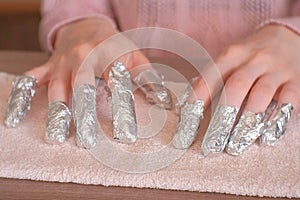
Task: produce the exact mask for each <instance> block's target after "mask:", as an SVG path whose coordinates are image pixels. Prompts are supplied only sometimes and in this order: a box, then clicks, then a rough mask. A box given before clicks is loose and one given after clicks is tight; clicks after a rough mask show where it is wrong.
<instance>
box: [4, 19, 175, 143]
mask: <svg viewBox="0 0 300 200" xmlns="http://www.w3.org/2000/svg"><path fill="white" fill-rule="evenodd" d="M117 33H118V31H116V30H115V29H114V28H113V27H112V25H111V24H110V23H109V22H108V21H106V20H104V19H103V20H102V19H86V20H81V21H78V22H74V23H71V24H68V25H66V26H64V27H62V28H61V29H60V30H59V31H58V32H57V35H56V40H55V45H54V48H55V50H54V52H53V54H52V55H51V57H50V58H49V60H48V61H47V62H46V63H44V64H43V65H41V66H38V67H35V68H33V69H32V70H30V71H27V72H26V73H25V76H20V77H17V79H16V80H15V82H14V87H13V90H12V92H11V95H10V98H9V105H8V109H7V115H6V120H5V123H6V125H7V126H9V127H11V126H12V127H14V126H16V125H17V124H18V123H19V122H20V120H22V119H23V117H24V115H25V111H26V110H28V109H29V108H30V104H31V98H32V97H33V96H34V92H35V89H37V88H39V87H41V86H43V85H47V86H48V101H49V113H48V121H47V130H46V135H45V138H46V141H47V142H49V143H61V142H63V141H64V140H65V139H66V137H67V135H68V131H69V126H70V121H71V118H72V117H71V111H70V109H69V107H68V106H70V103H71V102H70V100H69V94H70V92H71V91H73V97H74V98H73V99H74V104H75V106H74V118H75V125H76V136H77V141H78V144H79V145H82V146H84V147H86V148H91V147H93V146H94V145H95V144H96V140H97V136H96V134H97V131H98V124H97V118H96V88H95V76H97V77H102V78H104V79H106V82H108V83H109V86H112V87H114V86H122V84H123V83H124V82H126V81H127V83H128V84H127V85H126V87H125V89H126V92H125V93H124V94H123V95H125V96H126V98H128V99H129V100H128V101H132V100H133V96H132V94H133V93H132V91H131V90H132V86H131V81H130V75H131V79H132V80H133V82H134V83H136V84H137V85H138V86H139V87H140V88H141V89H142V91H143V92H144V93H145V94H146V97H147V99H148V100H149V101H151V102H153V103H157V104H159V105H161V106H162V107H165V108H167V109H169V108H171V107H172V100H171V97H170V94H169V91H168V90H167V89H166V87H164V86H163V80H162V78H161V76H160V75H159V74H158V73H157V72H156V71H155V70H154V69H153V68H152V67H151V66H150V64H149V61H148V59H147V58H146V57H145V56H144V55H143V54H142V53H141V52H140V51H133V52H130V53H127V54H126V55H120V57H119V58H118V60H119V61H120V62H122V63H123V64H124V65H123V64H120V63H117V64H114V66H113V67H112V69H111V68H110V67H109V68H108V66H99V65H101V64H99V63H101V62H100V60H103V59H106V58H105V56H108V57H109V56H110V52H113V51H114V50H116V49H118V48H119V46H120V45H133V44H132V43H131V41H129V40H128V39H126V38H125V37H124V39H123V40H122V41H116V42H111V43H109V45H107V46H106V48H107V49H106V51H105V52H104V53H103V52H100V54H101V55H98V56H91V55H90V54H92V53H95V51H94V49H95V48H96V47H97V45H98V44H101V43H102V42H103V41H105V40H106V39H107V38H109V37H111V36H113V35H115V34H117ZM96 53H97V51H96ZM94 55H95V54H94ZM89 60H91V61H90V62H87V61H89ZM84 63H90V64H89V65H84ZM109 64H111V63H109ZM140 65H143V66H144V67H143V70H142V71H141V70H138V69H137V68H136V66H140ZM124 66H126V69H125V67H124ZM127 70H129V71H132V73H131V74H129V72H128V71H127ZM118 78H119V79H118ZM112 80H114V81H115V82H118V84H119V85H116V84H112ZM115 82H114V83H115ZM111 89H113V88H111ZM115 91H117V90H115ZM113 95H114V93H113ZM113 97H114V96H113ZM112 102H113V103H115V102H116V100H115V101H112ZM117 102H119V103H120V101H117ZM121 103H127V104H128V102H121ZM130 106H133V104H130V105H127V109H129V110H126V109H125V111H124V110H123V111H124V112H127V114H128V112H129V114H131V116H130V117H132V120H133V122H134V124H132V125H130V124H124V125H123V126H127V128H128V127H130V126H135V125H136V124H135V113H134V112H132V109H133V108H132V107H130ZM112 107H113V108H114V105H112ZM130 109H131V111H130ZM113 110H114V109H113ZM119 110H122V109H119ZM114 113H115V112H114ZM123 114H124V113H123ZM114 120H122V119H119V118H115V116H114ZM118 123H120V121H119V122H118ZM115 124H117V123H114V125H115ZM118 128H120V127H114V131H115V133H114V134H115V137H116V138H118V139H119V140H121V141H128V140H129V142H133V141H134V140H135V139H136V133H134V127H133V132H132V133H126V134H125V133H122V130H120V129H118ZM121 128H122V127H121ZM123 128H125V129H126V127H123ZM117 131H118V132H117Z"/></svg>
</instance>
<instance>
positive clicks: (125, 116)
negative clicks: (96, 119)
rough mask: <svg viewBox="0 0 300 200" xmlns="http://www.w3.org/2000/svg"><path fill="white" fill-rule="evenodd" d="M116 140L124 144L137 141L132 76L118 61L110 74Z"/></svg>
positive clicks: (109, 82)
mask: <svg viewBox="0 0 300 200" xmlns="http://www.w3.org/2000/svg"><path fill="white" fill-rule="evenodd" d="M108 85H109V88H110V91H111V102H112V112H113V132H114V138H115V139H116V140H117V141H120V142H123V143H132V142H135V141H136V139H137V125H136V115H135V109H134V96H133V89H132V83H131V80H130V74H129V72H128V71H127V70H126V67H125V65H124V64H123V63H121V62H119V61H117V62H115V63H114V65H113V66H112V68H111V70H110V73H109V81H108Z"/></svg>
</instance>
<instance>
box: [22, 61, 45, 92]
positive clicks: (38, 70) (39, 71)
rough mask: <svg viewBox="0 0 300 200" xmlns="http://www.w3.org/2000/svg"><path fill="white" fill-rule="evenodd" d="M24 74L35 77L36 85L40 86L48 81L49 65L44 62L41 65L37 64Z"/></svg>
mask: <svg viewBox="0 0 300 200" xmlns="http://www.w3.org/2000/svg"><path fill="white" fill-rule="evenodd" d="M24 74H25V75H28V76H33V77H34V78H36V80H37V87H40V86H42V85H44V84H46V83H47V82H48V81H49V66H48V65H47V63H46V64H44V65H42V66H38V67H35V68H32V69H31V70H29V71H26V72H25V73H24Z"/></svg>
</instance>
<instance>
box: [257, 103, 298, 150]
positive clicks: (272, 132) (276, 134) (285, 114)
mask: <svg viewBox="0 0 300 200" xmlns="http://www.w3.org/2000/svg"><path fill="white" fill-rule="evenodd" d="M292 112H293V106H292V104H290V103H285V104H281V105H278V106H277V108H276V109H275V111H274V112H273V114H272V115H271V117H270V119H269V120H268V121H267V124H266V126H265V129H264V131H263V133H262V135H261V137H260V143H261V144H262V145H268V146H273V145H275V144H276V143H277V142H278V140H279V139H280V138H281V137H282V136H283V135H284V134H285V131H286V128H287V124H288V122H289V120H290V119H291V115H292Z"/></svg>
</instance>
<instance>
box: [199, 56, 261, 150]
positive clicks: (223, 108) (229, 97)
mask: <svg viewBox="0 0 300 200" xmlns="http://www.w3.org/2000/svg"><path fill="white" fill-rule="evenodd" d="M260 63H261V61H260V59H255V58H254V59H253V60H251V61H249V62H248V63H246V64H245V65H244V66H243V67H241V68H240V69H239V70H238V71H237V72H235V73H233V75H232V76H230V77H229V78H228V79H227V81H226V83H225V87H224V89H223V91H222V93H221V97H220V101H219V106H218V107H217V110H216V111H215V113H214V115H213V117H212V119H211V121H210V124H209V127H208V129H207V132H206V134H205V136H204V139H203V142H202V153H203V154H204V155H208V154H209V153H211V152H213V153H219V152H222V151H223V150H224V148H225V147H226V144H227V142H228V139H229V137H230V133H231V130H232V128H233V126H234V124H235V121H236V118H237V114H238V111H239V109H240V108H241V106H242V103H243V101H244V99H245V98H246V96H247V94H248V93H249V90H250V89H251V87H252V85H253V84H254V82H255V81H256V80H257V79H258V78H259V77H260V76H261V75H262V74H264V73H265V71H266V70H267V67H265V66H266V65H261V64H260ZM260 66H261V67H260ZM251 117H253V113H249V112H245V113H243V114H242V117H241V119H242V121H241V122H240V125H243V123H244V121H245V120H249V118H251ZM254 117H257V120H254V121H255V123H256V121H260V119H261V117H260V116H256V115H255V114H254ZM240 125H239V126H240ZM239 126H238V127H239ZM216 127H217V128H216ZM239 130H241V129H239ZM234 137H235V136H234ZM232 140H233V139H232ZM230 150H231V148H230V149H229V150H228V152H230V153H232V154H234V152H233V151H230Z"/></svg>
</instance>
